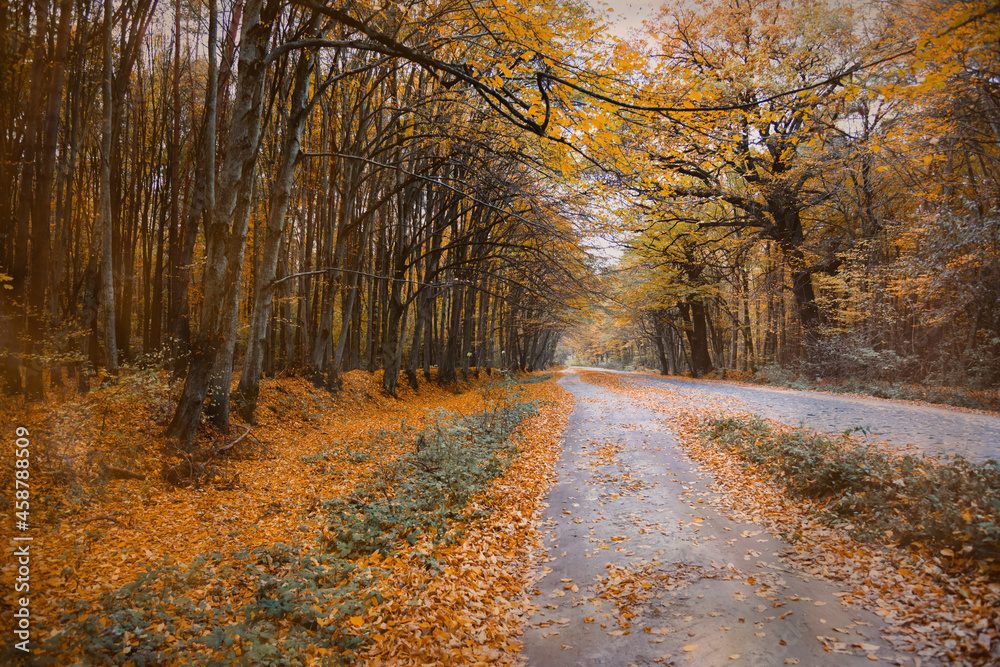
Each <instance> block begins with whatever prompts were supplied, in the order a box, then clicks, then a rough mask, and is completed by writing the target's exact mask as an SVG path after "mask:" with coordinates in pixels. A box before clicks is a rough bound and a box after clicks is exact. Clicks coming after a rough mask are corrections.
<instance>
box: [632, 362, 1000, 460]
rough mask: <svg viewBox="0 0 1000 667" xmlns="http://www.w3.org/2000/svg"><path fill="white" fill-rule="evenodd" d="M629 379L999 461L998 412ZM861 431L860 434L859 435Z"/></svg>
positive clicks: (735, 406)
mask: <svg viewBox="0 0 1000 667" xmlns="http://www.w3.org/2000/svg"><path fill="white" fill-rule="evenodd" d="M627 376H628V377H629V378H631V380H632V381H633V382H636V383H638V384H640V385H647V386H651V387H662V388H666V389H670V390H672V391H677V392H681V393H682V394H685V395H686V396H688V397H689V399H690V401H691V402H692V403H694V404H706V403H708V402H711V403H713V404H719V403H722V404H725V405H726V408H727V409H731V410H735V411H748V412H752V413H754V414H759V415H761V416H764V417H768V418H770V419H774V420H775V421H779V422H782V423H785V424H788V425H789V426H798V425H800V424H804V425H805V426H807V427H809V428H811V429H814V430H817V431H823V432H827V433H842V432H844V431H845V430H848V429H852V428H855V427H858V426H862V427H865V428H866V429H867V430H869V431H870V435H869V436H868V437H870V438H871V439H872V440H876V441H879V442H885V443H887V444H889V445H891V446H896V447H900V448H914V449H916V450H918V451H920V452H923V453H925V454H935V455H942V454H943V455H950V454H961V455H962V456H964V457H965V458H967V459H969V460H970V461H976V462H979V463H981V462H984V461H986V460H988V459H994V460H996V461H1000V416H995V415H984V414H978V413H970V412H963V411H961V410H955V409H953V408H947V407H938V406H931V405H918V404H910V403H903V402H900V401H889V400H882V399H877V398H857V397H855V396H842V395H837V394H827V393H823V392H817V391H798V390H794V389H780V388H775V387H757V386H751V385H741V384H733V383H727V382H715V381H712V382H705V381H694V380H683V379H678V378H666V377H664V378H660V377H650V376H648V375H637V374H631V373H630V374H627ZM859 437H861V436H859Z"/></svg>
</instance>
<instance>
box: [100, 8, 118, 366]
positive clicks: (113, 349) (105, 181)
mask: <svg viewBox="0 0 1000 667" xmlns="http://www.w3.org/2000/svg"><path fill="white" fill-rule="evenodd" d="M112 12H113V7H112V0H104V33H103V36H104V82H103V89H102V92H103V95H102V97H103V99H104V116H103V121H104V126H103V131H102V133H101V134H102V136H101V201H100V224H101V262H100V272H99V277H100V279H99V285H100V286H99V288H98V294H99V295H100V296H99V298H98V301H99V302H100V308H101V311H100V312H101V320H102V324H103V328H104V366H105V368H106V369H107V371H108V373H111V374H112V375H115V374H117V373H118V345H117V343H116V342H115V285H114V274H113V271H112V269H113V266H112V257H111V233H112V219H111V133H112V131H113V127H112V122H113V117H114V111H113V103H112V91H111V87H112V85H113V80H114V69H113V65H112V58H111V49H112V45H111V14H112Z"/></svg>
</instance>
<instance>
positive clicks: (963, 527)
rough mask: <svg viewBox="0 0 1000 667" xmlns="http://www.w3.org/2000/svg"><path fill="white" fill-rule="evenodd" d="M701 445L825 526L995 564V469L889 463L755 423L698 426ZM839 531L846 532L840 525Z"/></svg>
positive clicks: (914, 460) (732, 420) (863, 449)
mask: <svg viewBox="0 0 1000 667" xmlns="http://www.w3.org/2000/svg"><path fill="white" fill-rule="evenodd" d="M699 435H700V438H701V441H702V444H703V445H707V446H711V447H715V448H718V449H722V450H725V451H726V452H728V453H731V454H735V455H736V456H737V457H738V458H739V459H741V460H743V461H746V462H750V463H753V464H756V465H758V466H760V467H762V468H764V469H765V470H766V471H767V472H768V473H770V474H771V475H773V476H775V477H776V478H777V479H778V480H779V481H780V482H782V483H783V484H784V485H785V486H786V487H787V488H788V490H789V491H790V492H791V493H793V494H794V495H798V496H802V497H808V498H813V499H816V500H818V501H820V502H825V507H824V514H825V516H826V517H827V518H828V519H829V520H830V522H831V523H835V524H840V527H843V528H847V529H848V530H850V531H851V532H852V534H853V535H854V536H855V537H856V538H862V539H865V540H868V541H874V542H877V543H887V542H888V543H896V544H899V545H913V546H927V547H933V548H936V549H938V550H940V552H941V553H942V554H943V555H945V556H946V557H949V558H961V557H969V558H975V559H980V560H981V559H989V560H996V559H997V558H998V557H1000V465H998V464H997V462H996V461H989V462H986V463H982V464H976V463H972V462H970V461H968V460H966V459H964V458H963V457H961V456H954V457H951V458H949V459H946V460H944V461H941V460H937V459H934V458H931V457H917V456H913V455H910V454H907V455H902V456H899V455H894V454H892V453H889V452H886V451H885V450H883V449H880V448H878V447H876V446H870V445H866V444H864V443H858V442H856V441H855V440H853V439H852V438H850V437H849V436H847V435H846V434H845V435H844V436H841V437H835V436H828V435H823V434H817V433H814V432H811V431H808V430H806V429H802V428H799V429H794V430H776V429H774V428H773V427H772V426H771V425H769V424H768V423H767V422H766V421H764V420H763V419H760V418H758V417H717V418H711V419H708V420H706V421H705V422H703V426H702V429H701V431H700V434H699ZM845 524H846V525H845Z"/></svg>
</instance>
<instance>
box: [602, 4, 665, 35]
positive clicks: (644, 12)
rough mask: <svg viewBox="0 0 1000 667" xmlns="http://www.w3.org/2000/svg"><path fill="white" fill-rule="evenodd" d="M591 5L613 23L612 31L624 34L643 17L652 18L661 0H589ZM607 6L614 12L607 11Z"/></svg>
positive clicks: (639, 22) (634, 26)
mask: <svg viewBox="0 0 1000 667" xmlns="http://www.w3.org/2000/svg"><path fill="white" fill-rule="evenodd" d="M589 2H590V4H591V6H593V7H594V8H595V9H597V10H598V11H599V12H601V13H602V14H603V15H604V16H605V17H607V18H608V19H610V21H611V22H612V23H614V24H615V30H614V32H615V33H616V34H618V35H622V36H624V35H625V33H626V32H628V29H629V28H639V27H641V26H642V22H643V20H645V19H648V18H652V17H653V14H654V13H655V12H656V10H657V9H658V8H659V6H660V5H661V4H662V0H605V1H604V2H600V1H599V0H589ZM608 7H611V8H612V9H614V10H615V11H614V12H611V13H607V9H608Z"/></svg>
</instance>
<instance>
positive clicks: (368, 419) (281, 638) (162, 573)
mask: <svg viewBox="0 0 1000 667" xmlns="http://www.w3.org/2000/svg"><path fill="white" fill-rule="evenodd" d="M148 376H149V374H148V373H147V374H146V375H145V376H143V377H144V378H145V379H143V380H142V382H144V383H147V384H149V387H146V386H145V385H144V384H141V383H139V381H138V380H135V379H134V378H132V379H128V378H126V380H125V381H122V382H121V384H119V385H118V386H114V385H112V386H111V387H108V388H101V389H99V390H97V391H95V392H92V393H91V394H90V395H88V396H87V397H84V398H82V399H81V398H77V397H73V396H68V395H67V396H65V397H63V400H62V401H59V402H50V403H46V404H41V405H34V406H32V405H28V404H24V405H18V406H7V407H6V408H4V409H2V412H0V418H2V423H3V424H4V425H5V426H4V428H5V430H6V429H7V428H13V426H11V425H27V426H29V427H30V428H31V430H32V432H33V438H34V442H35V443H37V446H38V448H39V452H40V457H39V459H37V460H35V461H33V463H34V465H35V467H34V468H33V470H32V474H33V477H32V480H33V485H34V489H33V493H34V494H36V495H34V496H33V498H34V499H37V500H38V504H37V505H35V503H34V502H33V505H35V507H36V508H38V511H37V512H36V513H34V514H33V515H32V518H33V519H34V521H33V526H32V535H33V537H34V541H33V543H32V549H33V551H32V554H33V559H32V614H33V617H34V618H33V622H34V627H35V628H38V629H39V630H40V631H41V633H42V636H41V640H42V645H41V646H38V645H33V648H35V649H36V652H40V653H42V654H44V655H45V656H47V657H48V658H49V659H52V660H56V661H57V662H61V663H63V664H70V663H72V662H73V661H81V660H82V661H84V662H86V663H89V662H92V661H94V660H95V659H98V657H99V659H100V661H102V662H109V663H111V664H126V665H127V664H131V665H143V664H151V663H154V662H155V663H158V664H174V663H178V662H184V663H185V664H218V663H220V662H241V663H244V664H271V661H273V660H275V659H277V657H276V656H283V655H284V656H286V657H287V655H292V654H294V655H297V656H298V658H296V662H298V663H299V664H330V663H332V664H337V663H352V662H361V663H364V664H367V665H411V664H412V665H416V664H432V663H433V664H483V665H486V664H503V663H512V662H516V661H517V659H518V658H517V653H518V651H519V650H520V647H521V644H520V641H519V640H518V636H519V634H520V632H521V626H522V625H523V618H524V616H525V613H526V612H528V611H530V609H531V608H532V606H533V604H532V603H531V601H530V599H529V598H528V597H527V596H526V594H525V590H526V588H527V586H528V579H529V576H530V573H529V567H530V564H531V562H530V561H531V554H532V552H533V550H534V549H535V548H536V546H537V542H538V539H539V537H538V535H539V533H538V530H537V525H538V517H539V515H540V499H541V497H542V495H543V494H544V491H545V489H546V488H547V486H548V485H549V483H550V481H551V479H552V475H553V465H554V461H555V460H556V459H557V458H558V454H559V440H560V437H561V434H562V432H563V430H564V428H565V425H566V422H567V419H568V416H569V413H570V412H571V411H572V406H573V399H572V397H571V396H570V395H569V394H568V393H567V392H565V391H564V390H562V389H561V388H560V387H558V386H557V385H555V383H554V382H553V381H552V380H551V378H550V377H546V378H544V379H545V381H541V382H527V383H524V384H519V385H518V384H514V385H513V388H511V387H507V388H497V387H498V385H497V384H496V383H493V382H492V381H491V380H488V379H486V378H483V379H482V380H477V381H472V382H470V383H468V384H467V385H466V386H464V387H459V388H456V387H450V388H446V387H441V386H439V385H437V384H435V383H433V382H426V381H424V380H423V379H421V383H420V387H419V391H417V392H414V391H412V390H411V389H409V388H408V387H402V386H401V387H400V390H399V400H397V399H393V398H391V397H389V396H387V395H385V394H383V393H382V392H381V390H380V388H379V385H380V378H379V377H378V374H369V373H364V372H361V371H355V372H351V373H347V374H345V375H344V377H343V380H344V387H343V389H342V391H341V392H340V393H339V394H336V395H331V394H329V393H327V392H325V391H322V390H319V389H317V388H316V387H314V386H313V385H311V384H310V383H308V382H306V381H304V380H300V379H295V378H286V379H281V380H278V381H266V382H265V383H263V385H262V395H261V399H260V404H261V406H262V409H260V410H259V411H258V422H257V423H256V424H254V425H252V427H251V428H250V430H249V432H248V433H249V436H248V437H247V438H246V439H245V441H244V442H241V443H240V444H239V445H238V446H236V447H234V448H233V449H232V451H231V452H230V453H229V455H228V456H226V457H224V460H222V461H221V463H220V466H219V468H218V470H217V471H215V472H213V473H212V475H211V476H208V477H206V478H205V479H204V480H202V481H201V483H199V484H197V485H195V486H193V487H192V488H176V487H175V486H172V485H170V484H168V483H166V482H164V481H163V479H162V478H161V477H160V475H159V474H158V473H159V472H160V471H161V469H162V468H163V466H164V465H165V464H166V463H168V462H169V461H170V460H171V459H170V455H171V451H170V445H169V442H168V441H166V439H165V438H162V437H160V436H158V435H155V432H156V431H158V430H161V428H157V429H155V430H154V429H151V428H150V424H151V423H152V422H155V421H157V420H160V426H161V427H162V426H163V425H164V422H163V421H162V420H163V419H164V418H165V417H166V416H167V415H168V414H169V399H170V396H171V391H173V392H176V389H177V388H176V387H173V388H172V389H171V388H169V386H168V383H167V381H166V379H165V378H164V377H163V376H162V375H161V376H160V377H158V378H156V377H153V378H150V377H148ZM532 379H535V378H532ZM129 382H132V384H133V385H135V386H131V385H129ZM123 386H125V387H126V390H125V391H123V390H122V387H123ZM137 387H138V388H137ZM150 387H152V388H153V389H155V391H149V388H150ZM165 387H166V388H165ZM514 393H516V394H517V396H512V395H508V394H514ZM513 400H518V401H522V402H523V401H532V402H534V406H535V410H534V414H531V415H529V416H526V417H525V419H524V421H523V422H522V423H521V424H520V426H519V427H518V428H517V429H516V431H514V433H513V434H512V436H511V438H510V441H511V443H512V445H513V448H514V449H513V450H512V451H515V452H516V454H515V455H512V456H510V457H508V458H507V459H505V460H504V461H503V464H504V468H503V469H502V470H501V471H500V474H499V476H497V477H495V478H494V479H492V481H490V482H489V483H487V484H486V485H485V486H484V487H483V488H481V489H480V490H479V491H477V492H476V493H475V494H473V495H472V496H471V497H470V498H468V499H466V500H467V502H466V505H465V506H464V507H463V508H461V509H460V511H452V510H453V508H439V509H440V510H441V513H442V514H441V515H442V516H445V517H446V520H445V521H444V523H443V524H442V526H441V529H440V530H438V531H437V532H435V531H417V532H415V533H413V534H410V535H408V536H407V538H406V539H402V538H401V539H399V540H397V541H396V542H395V543H394V544H393V545H392V548H390V549H380V550H375V551H372V552H371V553H363V554H351V553H348V554H347V555H346V556H345V557H337V556H336V554H332V553H331V539H330V537H331V523H330V512H329V511H327V509H326V507H325V505H326V504H327V503H328V502H329V501H331V500H337V499H340V500H343V499H349V500H358V501H360V502H361V503H362V505H360V506H358V507H362V508H363V507H364V504H365V503H366V502H367V501H364V500H361V499H358V498H354V495H355V494H358V493H359V492H360V491H361V490H364V489H369V490H370V489H372V488H376V487H378V486H379V484H380V483H381V482H383V481H384V479H383V478H384V476H385V475H386V474H387V472H390V471H393V470H395V471H397V472H398V471H399V470H400V469H403V468H405V469H407V470H409V469H410V468H412V466H410V467H406V466H403V465H401V462H404V461H406V462H412V461H417V462H418V464H419V461H420V460H421V459H418V458H415V457H414V448H415V447H417V446H418V443H417V438H418V436H419V435H421V434H426V433H433V431H434V429H435V428H438V429H439V430H440V427H441V424H442V423H443V422H461V421H463V420H465V421H468V419H469V418H470V417H471V416H473V415H480V414H484V412H488V411H489V410H491V409H494V408H495V404H497V403H503V402H510V401H513ZM445 411H446V412H445ZM446 413H447V414H446ZM15 419H16V420H17V422H16V423H15ZM234 421H235V420H234ZM244 428H245V426H244V427H240V431H238V432H242V430H243V429H244ZM209 437H210V436H209ZM215 438H216V439H218V440H219V442H224V441H225V440H226V438H223V437H222V436H220V435H216V436H215ZM7 460H8V461H11V460H12V459H7ZM396 464H399V465H396ZM394 465H395V467H394ZM109 466H110V468H113V469H119V470H124V469H128V470H129V471H131V472H134V473H135V476H134V477H133V478H128V479H116V478H114V477H109V475H108V474H107V471H108V469H109ZM0 476H2V477H3V478H4V479H5V481H8V480H9V478H12V477H13V471H12V469H11V466H10V465H5V466H4V469H3V470H2V472H0ZM383 486H384V485H383ZM384 491H385V493H386V497H385V499H384V501H383V502H385V503H390V502H391V500H392V499H393V498H394V497H396V496H397V495H398V493H397V492H396V491H395V490H393V489H392V488H390V487H384ZM368 504H369V505H371V503H368ZM46 510H48V511H47V513H46V515H45V517H44V519H42V518H40V517H42V513H43V512H45V511H46ZM446 510H447V511H446ZM8 511H9V510H8ZM11 523H12V522H11V521H6V520H5V521H4V526H5V527H6V526H9V525H11ZM9 550H10V549H9V548H8V551H9ZM10 563H11V559H9V558H8V559H6V562H5V563H4V565H3V570H2V571H0V585H2V586H4V587H8V586H9V587H11V588H12V581H13V577H14V574H15V571H14V569H13V567H12V566H11V565H10ZM323 605H326V607H324V606H323ZM10 613H11V608H10V607H7V608H6V609H5V610H4V614H3V615H4V616H9V614H10ZM8 620H9V619H8ZM265 629H266V630H265ZM74 630H75V631H77V632H81V631H92V632H93V633H94V634H93V635H91V636H79V635H77V636H73V633H74ZM324 633H325V634H324ZM320 637H326V638H327V639H328V640H330V641H326V643H324V642H321V641H318V638H320ZM331 638H332V639H331ZM286 652H287V653H286ZM88 656H89V657H88ZM0 657H4V658H5V657H6V656H0Z"/></svg>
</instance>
